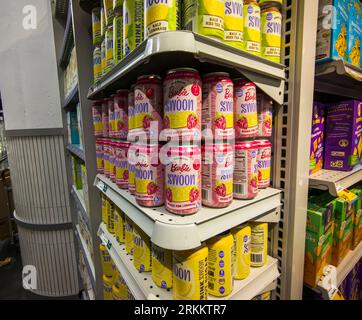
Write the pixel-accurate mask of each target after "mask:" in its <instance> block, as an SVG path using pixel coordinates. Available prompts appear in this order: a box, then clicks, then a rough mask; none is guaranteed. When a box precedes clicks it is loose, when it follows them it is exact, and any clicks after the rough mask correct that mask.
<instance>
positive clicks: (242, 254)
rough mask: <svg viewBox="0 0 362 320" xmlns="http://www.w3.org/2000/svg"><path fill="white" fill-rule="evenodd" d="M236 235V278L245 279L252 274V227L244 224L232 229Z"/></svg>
mask: <svg viewBox="0 0 362 320" xmlns="http://www.w3.org/2000/svg"><path fill="white" fill-rule="evenodd" d="M231 234H232V235H233V237H234V261H233V276H234V279H237V280H243V279H246V278H247V277H248V276H249V274H250V239H251V228H250V227H249V226H248V225H242V226H239V227H236V228H234V229H232V230H231Z"/></svg>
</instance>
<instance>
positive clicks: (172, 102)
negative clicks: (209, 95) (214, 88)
mask: <svg viewBox="0 0 362 320" xmlns="http://www.w3.org/2000/svg"><path fill="white" fill-rule="evenodd" d="M201 85H202V83H201V78H200V75H199V73H198V71H197V70H195V69H191V68H181V69H173V70H170V71H169V72H168V73H167V76H166V78H165V80H164V82H163V88H164V90H163V103H164V121H163V123H164V128H165V130H164V135H165V136H166V137H172V138H175V137H176V138H179V139H185V140H189V139H193V140H196V141H200V140H201V110H202V89H201ZM162 138H164V137H162Z"/></svg>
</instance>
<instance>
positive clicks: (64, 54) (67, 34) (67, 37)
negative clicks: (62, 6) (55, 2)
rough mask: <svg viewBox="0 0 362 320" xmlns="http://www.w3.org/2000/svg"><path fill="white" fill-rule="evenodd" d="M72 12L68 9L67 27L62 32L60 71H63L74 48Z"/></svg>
mask: <svg viewBox="0 0 362 320" xmlns="http://www.w3.org/2000/svg"><path fill="white" fill-rule="evenodd" d="M72 20H73V19H72V10H71V7H69V8H68V17H67V25H66V27H65V31H64V38H63V43H62V48H61V51H60V60H59V66H60V67H61V68H62V69H65V68H66V67H67V65H68V63H69V60H70V55H71V53H72V49H73V47H74V34H73V21H72Z"/></svg>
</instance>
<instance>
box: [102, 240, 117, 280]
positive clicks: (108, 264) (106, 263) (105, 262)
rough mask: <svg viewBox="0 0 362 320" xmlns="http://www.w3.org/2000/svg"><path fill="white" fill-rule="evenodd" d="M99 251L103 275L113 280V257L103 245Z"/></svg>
mask: <svg viewBox="0 0 362 320" xmlns="http://www.w3.org/2000/svg"><path fill="white" fill-rule="evenodd" d="M99 250H100V252H101V265H102V270H103V274H104V275H106V276H107V277H110V278H112V277H113V271H114V270H113V268H112V259H111V256H110V255H109V252H108V250H107V248H106V247H105V246H104V245H103V244H101V245H99Z"/></svg>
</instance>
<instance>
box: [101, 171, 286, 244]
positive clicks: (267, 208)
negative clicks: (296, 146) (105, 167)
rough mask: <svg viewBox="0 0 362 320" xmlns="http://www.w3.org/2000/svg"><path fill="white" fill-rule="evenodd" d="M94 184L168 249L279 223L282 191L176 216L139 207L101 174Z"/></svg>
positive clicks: (268, 192) (268, 191)
mask: <svg viewBox="0 0 362 320" xmlns="http://www.w3.org/2000/svg"><path fill="white" fill-rule="evenodd" d="M94 184H95V186H97V187H98V188H99V189H100V190H101V191H102V192H103V193H104V194H105V195H106V196H107V197H108V198H109V199H110V200H111V201H112V202H113V203H114V204H115V205H116V206H117V207H119V208H121V209H122V210H123V211H124V212H126V213H127V216H128V217H129V218H130V219H131V220H132V221H133V222H134V223H135V224H137V225H138V226H139V227H140V228H141V229H142V230H143V231H144V232H145V233H146V234H147V235H148V236H149V237H151V240H152V242H153V243H154V244H156V245H158V246H160V247H162V248H165V249H170V250H188V249H194V248H197V247H199V246H200V245H201V243H202V242H203V241H205V240H208V239H210V238H212V237H214V236H216V235H218V234H220V233H222V232H224V231H227V230H230V229H231V228H233V227H236V226H238V225H240V224H243V223H245V222H248V221H260V222H274V223H276V222H279V220H280V214H279V211H280V210H279V208H280V205H281V194H280V193H281V191H279V190H276V189H272V188H269V189H265V190H261V191H260V193H259V195H258V196H257V197H256V198H255V199H253V200H234V201H233V203H232V204H231V205H230V206H229V207H227V208H222V209H216V208H213V209H212V208H202V209H201V210H200V211H199V212H198V213H197V214H194V215H191V216H179V215H175V214H171V213H169V212H168V211H166V209H165V208H164V207H159V208H145V207H141V206H139V205H138V204H137V203H136V201H135V198H134V196H133V195H131V194H130V193H129V192H128V191H126V190H121V189H119V188H118V187H117V185H116V184H114V183H113V182H111V181H110V180H109V179H107V178H106V177H104V176H103V175H97V177H96V179H95V183H94Z"/></svg>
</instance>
